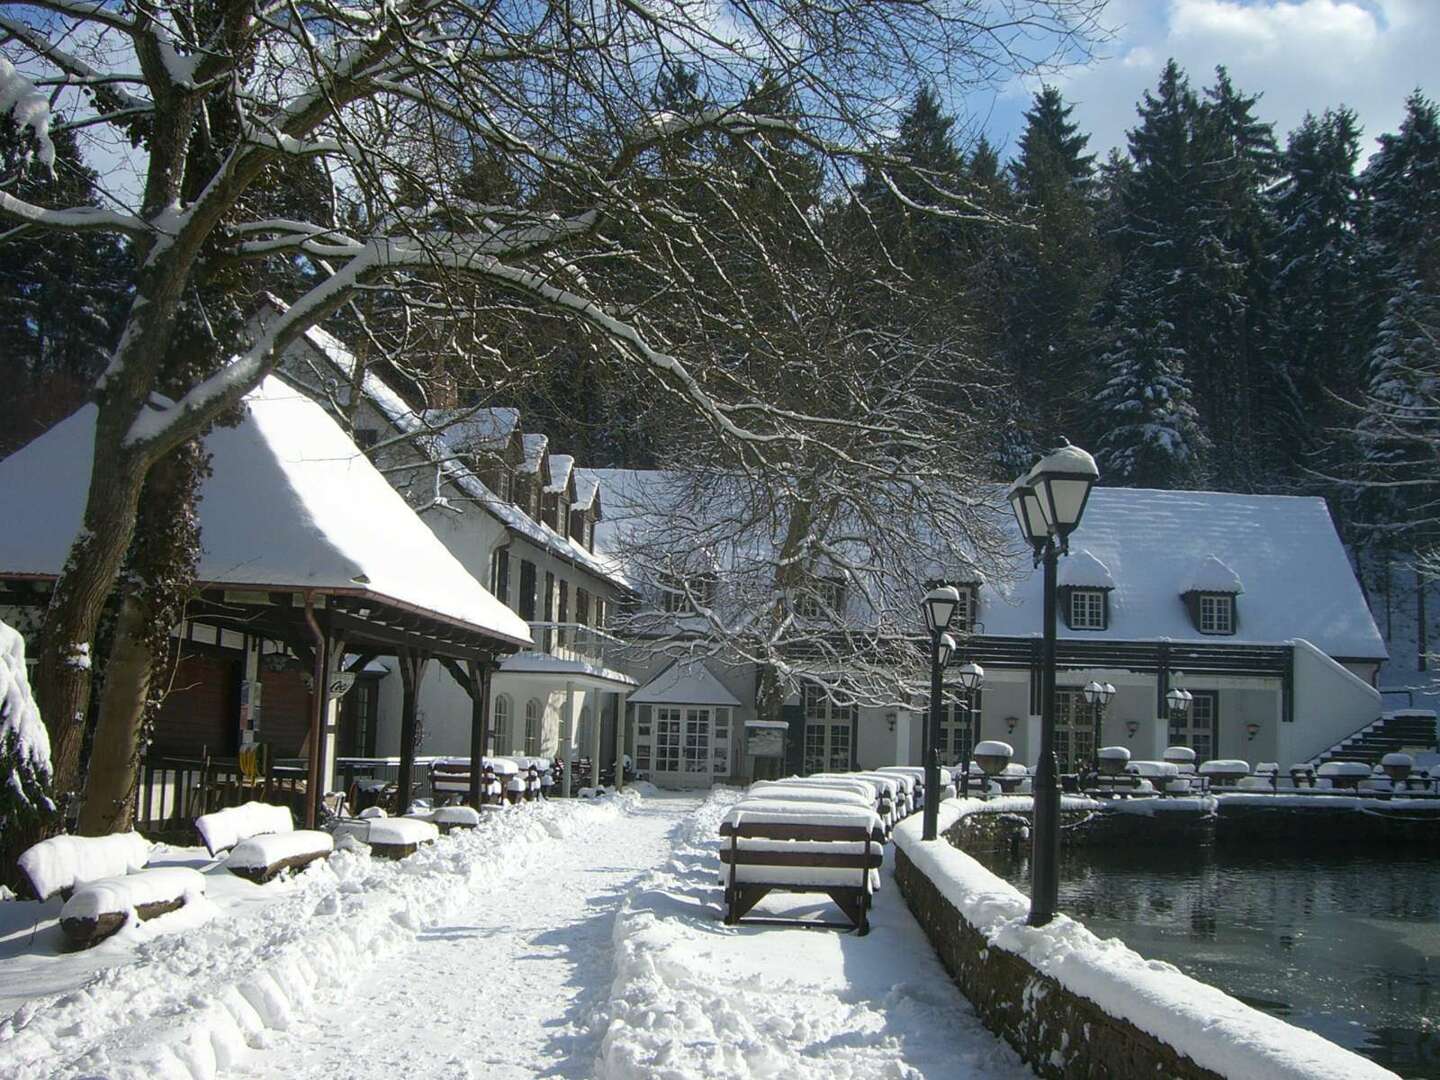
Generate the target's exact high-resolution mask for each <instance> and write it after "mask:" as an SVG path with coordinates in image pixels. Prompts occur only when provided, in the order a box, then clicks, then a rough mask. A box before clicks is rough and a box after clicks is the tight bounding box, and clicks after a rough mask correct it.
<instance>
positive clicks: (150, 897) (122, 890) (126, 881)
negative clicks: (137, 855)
mask: <svg viewBox="0 0 1440 1080" xmlns="http://www.w3.org/2000/svg"><path fill="white" fill-rule="evenodd" d="M204 895H205V877H204V875H203V874H201V873H200V872H199V871H196V870H192V869H190V868H189V867H187V866H163V867H158V868H156V869H154V870H142V871H141V872H140V873H138V874H125V875H122V876H120V877H107V878H101V879H100V880H99V881H91V882H88V883H87V884H86V885H85V886H84V887H83V888H80V889H77V890H75V895H74V896H72V897H70V899H69V900H67V901H66V902H65V906H64V907H63V908H62V909H61V910H60V918H61V919H98V918H99V917H100V916H101V915H106V914H109V913H112V912H122V911H123V912H127V913H130V916H131V921H133V920H134V911H135V909H136V908H138V907H140V906H141V905H142V904H159V903H165V902H167V901H171V900H182V899H183V900H184V902H185V903H186V904H191V903H194V902H195V901H196V900H198V899H200V898H201V897H203V896H204Z"/></svg>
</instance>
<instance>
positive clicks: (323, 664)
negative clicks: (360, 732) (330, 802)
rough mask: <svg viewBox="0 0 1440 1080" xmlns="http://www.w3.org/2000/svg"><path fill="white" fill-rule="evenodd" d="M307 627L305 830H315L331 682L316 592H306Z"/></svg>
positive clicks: (320, 793) (311, 590) (308, 590)
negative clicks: (311, 648) (311, 666)
mask: <svg viewBox="0 0 1440 1080" xmlns="http://www.w3.org/2000/svg"><path fill="white" fill-rule="evenodd" d="M305 623H306V625H307V626H309V627H310V634H311V636H312V637H314V639H315V674H314V679H315V688H314V689H313V690H312V691H311V694H310V762H309V767H308V771H307V772H306V777H305V791H306V794H305V828H307V829H313V828H315V819H316V817H317V816H318V811H317V807H318V806H319V805H320V799H321V796H322V792H321V791H320V761H321V756H320V740H321V739H322V738H323V737H324V732H325V697H326V695H327V693H328V692H329V686H328V685H327V683H328V681H329V680H327V679H326V677H325V672H326V668H327V667H328V666H329V663H330V661H329V657H327V656H326V655H325V653H326V647H327V644H328V643H327V642H326V640H325V633H324V631H322V630H321V629H320V624H319V623H318V622H317V621H316V620H315V591H314V590H313V589H306V590H305Z"/></svg>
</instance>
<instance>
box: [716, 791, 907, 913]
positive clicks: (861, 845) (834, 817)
mask: <svg viewBox="0 0 1440 1080" xmlns="http://www.w3.org/2000/svg"><path fill="white" fill-rule="evenodd" d="M720 836H721V837H722V843H721V847H720V863H721V865H722V866H723V867H725V868H727V872H726V878H725V880H726V884H725V923H726V925H727V926H735V925H738V924H739V923H740V921H741V920H742V919H744V918H745V917H746V916H747V915H749V913H750V912H751V911H752V910H753V909H754V907H755V905H756V904H758V903H760V901H761V900H763V899H765V897H766V896H768V895H769V894H770V893H771V892H776V891H779V892H798V893H824V894H825V895H826V896H828V897H830V899H831V900H832V901H834V903H835V905H836V907H838V908H839V909H840V911H841V912H842V913H843V914H844V915H845V917H846V919H847V920H848V921H847V922H844V923H835V922H823V923H816V922H810V921H803V923H802V924H803V925H806V926H825V927H832V928H836V929H850V928H852V927H853V928H854V929H855V930H856V931H858V932H859V933H860V934H862V935H863V934H867V933H869V931H870V919H869V911H870V904H871V897H872V895H873V894H874V891H875V888H876V885H877V884H878V873H877V872H878V871H879V869H880V866H881V864H882V863H883V861H884V847H883V845H884V842H885V831H884V826H883V825H882V824H881V822H880V819H879V817H878V816H877V815H876V814H875V813H874V812H873V811H871V810H869V809H866V808H864V807H847V806H843V805H840V804H832V805H829V806H825V807H823V808H816V809H812V808H809V807H804V806H797V804H794V803H780V802H763V801H758V800H757V801H741V802H739V803H736V804H735V806H733V807H731V809H730V811H729V813H727V814H726V816H725V819H724V820H723V821H722V822H721V823H720ZM750 921H751V922H752V923H772V924H774V923H778V924H781V925H795V924H796V923H797V921H799V920H793V919H773V918H766V919H751V920H750Z"/></svg>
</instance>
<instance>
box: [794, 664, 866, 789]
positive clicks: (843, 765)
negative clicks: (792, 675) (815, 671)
mask: <svg viewBox="0 0 1440 1080" xmlns="http://www.w3.org/2000/svg"><path fill="white" fill-rule="evenodd" d="M800 700H801V704H802V705H803V707H804V709H805V743H804V748H803V749H804V760H803V762H802V764H803V766H804V768H803V769H802V772H805V773H815V772H848V771H849V770H850V768H851V767H852V764H851V759H852V758H853V757H854V747H855V737H856V734H857V730H856V729H857V727H858V724H857V723H856V721H857V719H858V710H857V709H856V707H855V706H854V705H837V704H835V702H834V701H833V700H831V698H830V695H829V694H827V693H826V692H825V688H824V687H823V686H820V685H819V684H818V683H810V682H807V683H805V684H803V685H802V686H801V688H800Z"/></svg>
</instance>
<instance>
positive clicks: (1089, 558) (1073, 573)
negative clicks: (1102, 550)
mask: <svg viewBox="0 0 1440 1080" xmlns="http://www.w3.org/2000/svg"><path fill="white" fill-rule="evenodd" d="M1055 580H1056V582H1057V583H1058V584H1060V585H1073V586H1076V587H1078V588H1082V589H1113V588H1115V579H1114V578H1113V577H1111V576H1110V569H1109V567H1107V566H1106V565H1105V564H1104V563H1103V562H1101V561H1100V560H1099V559H1097V558H1095V556H1094V555H1091V554H1090V552H1088V551H1086V550H1085V549H1084V548H1079V549H1077V550H1072V551H1071V552H1070V557H1069V558H1068V559H1061V560H1060V567H1059V570H1058V571H1057V573H1056V575H1055Z"/></svg>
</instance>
